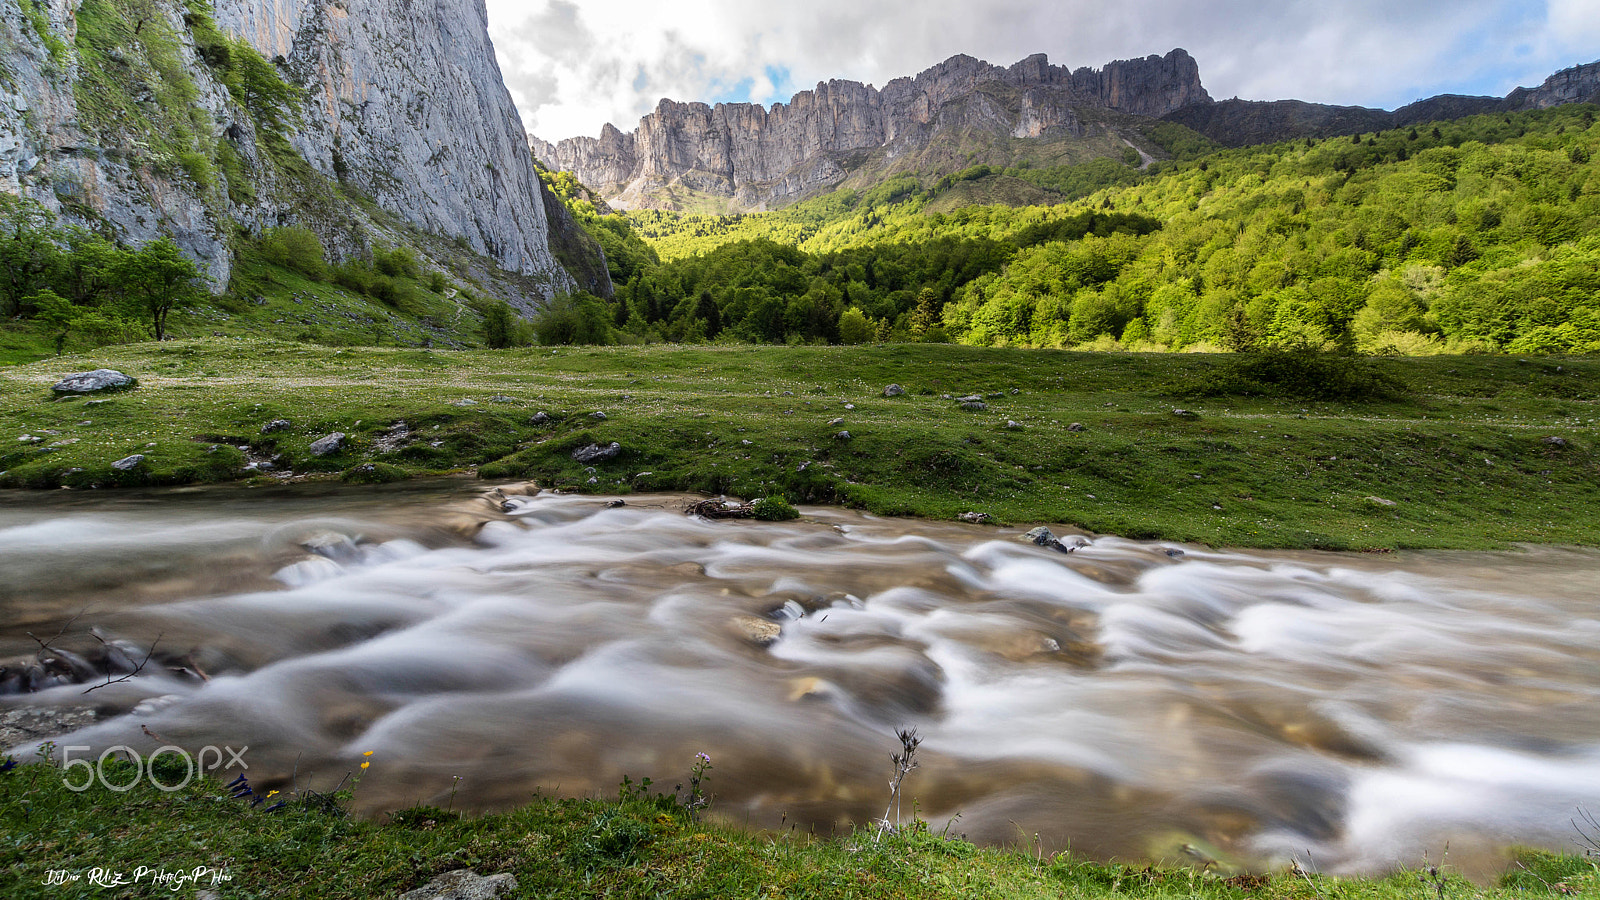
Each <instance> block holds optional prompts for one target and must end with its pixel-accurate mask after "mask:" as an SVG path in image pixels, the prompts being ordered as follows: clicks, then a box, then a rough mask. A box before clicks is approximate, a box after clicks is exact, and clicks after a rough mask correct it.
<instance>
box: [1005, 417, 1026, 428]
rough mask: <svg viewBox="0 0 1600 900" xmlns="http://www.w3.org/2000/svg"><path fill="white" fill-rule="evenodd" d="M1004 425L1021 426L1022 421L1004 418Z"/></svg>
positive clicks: (1008, 426) (1010, 426)
mask: <svg viewBox="0 0 1600 900" xmlns="http://www.w3.org/2000/svg"><path fill="white" fill-rule="evenodd" d="M1006 427H1007V428H1021V427H1022V423H1021V422H1018V421H1015V420H1013V419H1007V420H1006Z"/></svg>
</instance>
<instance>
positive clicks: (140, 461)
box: [111, 453, 144, 472]
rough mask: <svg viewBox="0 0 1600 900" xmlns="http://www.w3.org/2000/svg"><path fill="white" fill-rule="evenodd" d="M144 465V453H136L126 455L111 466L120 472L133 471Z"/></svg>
mask: <svg viewBox="0 0 1600 900" xmlns="http://www.w3.org/2000/svg"><path fill="white" fill-rule="evenodd" d="M142 465H144V454H143V453H135V454H134V455H132V456H124V457H123V458H121V459H119V460H117V461H116V462H114V463H112V464H111V468H113V469H116V470H117V471H118V472H131V471H133V470H134V469H137V468H139V467H140V466H142Z"/></svg>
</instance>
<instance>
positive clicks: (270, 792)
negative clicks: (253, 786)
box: [267, 791, 278, 800]
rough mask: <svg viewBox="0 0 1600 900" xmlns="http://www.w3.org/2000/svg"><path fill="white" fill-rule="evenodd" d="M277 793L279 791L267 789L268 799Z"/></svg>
mask: <svg viewBox="0 0 1600 900" xmlns="http://www.w3.org/2000/svg"><path fill="white" fill-rule="evenodd" d="M277 795H278V792H277V791H267V799H268V800H271V799H272V798H273V797H276V796H277Z"/></svg>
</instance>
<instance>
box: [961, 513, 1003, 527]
mask: <svg viewBox="0 0 1600 900" xmlns="http://www.w3.org/2000/svg"><path fill="white" fill-rule="evenodd" d="M956 518H958V519H960V520H961V521H963V522H970V523H971V524H973V525H982V524H984V523H986V522H992V521H994V516H991V515H989V514H988V513H986V512H964V513H962V514H961V515H959V516H956Z"/></svg>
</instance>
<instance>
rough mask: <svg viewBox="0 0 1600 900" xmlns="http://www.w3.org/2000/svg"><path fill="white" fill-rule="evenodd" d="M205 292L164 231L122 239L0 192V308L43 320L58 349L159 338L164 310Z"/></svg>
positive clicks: (163, 328)
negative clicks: (76, 343)
mask: <svg viewBox="0 0 1600 900" xmlns="http://www.w3.org/2000/svg"><path fill="white" fill-rule="evenodd" d="M205 296H206V290H205V288H204V287H203V286H202V282H201V281H200V271H199V269H198V268H197V267H196V266H195V263H194V261H193V260H191V259H189V257H187V256H185V255H184V254H183V251H182V250H180V249H179V248H178V246H177V244H175V243H173V242H172V240H171V239H170V238H160V239H158V240H155V241H152V242H150V243H148V244H145V245H144V246H143V247H139V248H137V249H130V248H125V247H121V246H119V245H117V244H116V243H114V242H112V241H110V240H107V239H106V238H104V237H101V236H100V235H98V234H95V233H94V232H91V231H89V230H87V229H85V228H81V227H62V226H59V225H57V224H56V223H55V221H54V217H52V216H51V215H50V214H49V213H48V212H46V211H45V210H44V209H42V208H41V207H39V206H38V204H36V203H33V202H32V201H29V200H24V199H20V198H17V197H13V196H10V195H0V314H3V315H4V316H5V317H6V318H11V319H19V318H20V319H33V320H35V321H36V322H38V323H39V324H41V325H43V326H44V327H45V328H46V329H48V331H49V333H50V335H51V337H52V338H53V339H54V342H55V347H56V352H57V353H58V354H59V353H61V352H62V351H63V349H64V348H65V346H66V344H67V342H68V341H69V340H72V339H74V338H81V339H82V340H83V341H84V342H86V343H89V344H91V345H98V344H106V343H114V342H118V341H124V340H138V339H141V338H144V337H147V336H148V337H154V338H155V339H156V340H161V339H163V338H164V337H165V336H166V329H167V317H168V315H169V314H170V313H171V312H172V311H173V310H174V309H177V308H178V307H180V306H185V305H188V304H191V303H194V302H197V301H198V300H200V299H201V298H203V297H205Z"/></svg>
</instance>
